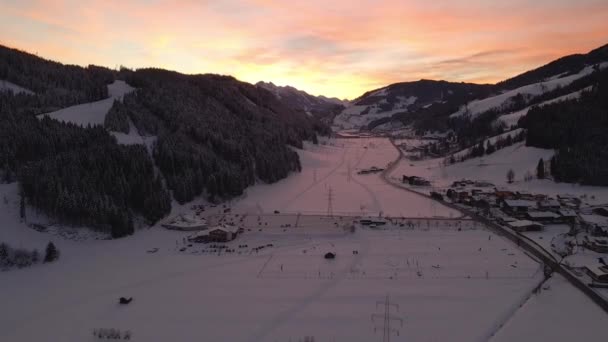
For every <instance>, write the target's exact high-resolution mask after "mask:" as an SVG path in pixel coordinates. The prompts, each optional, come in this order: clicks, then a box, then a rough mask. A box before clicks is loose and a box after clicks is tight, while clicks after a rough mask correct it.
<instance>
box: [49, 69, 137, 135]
mask: <svg viewBox="0 0 608 342" xmlns="http://www.w3.org/2000/svg"><path fill="white" fill-rule="evenodd" d="M131 91H133V88H132V87H131V86H129V85H128V84H127V83H125V82H124V81H119V80H117V81H114V83H112V84H109V85H108V92H109V95H110V97H108V98H107V99H103V100H100V101H95V102H90V103H84V104H79V105H75V106H71V107H67V108H63V109H60V110H58V111H55V112H51V113H46V114H41V115H39V116H38V117H42V116H49V117H51V118H53V119H57V120H59V121H64V122H71V123H74V124H77V125H80V126H86V125H89V124H90V125H91V126H92V125H103V122H104V120H105V118H106V114H108V111H109V110H110V108H112V104H113V103H114V100H122V97H123V95H125V94H127V93H129V92H131Z"/></svg>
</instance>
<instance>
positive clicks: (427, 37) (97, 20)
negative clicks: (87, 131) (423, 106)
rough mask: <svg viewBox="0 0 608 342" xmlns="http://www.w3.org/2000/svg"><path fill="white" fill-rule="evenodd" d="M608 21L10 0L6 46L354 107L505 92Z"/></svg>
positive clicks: (551, 11)
mask: <svg viewBox="0 0 608 342" xmlns="http://www.w3.org/2000/svg"><path fill="white" fill-rule="evenodd" d="M605 18H608V2H606V1H603V0H579V1H577V2H576V3H574V2H572V1H568V0H537V1H535V2H533V3H531V2H530V1H525V0H512V1H505V2H494V1H482V0H453V1H444V0H437V1H427V0H424V1H423V0H376V1H374V0H360V1H321V0H311V1H293V2H286V1H277V0H216V1H195V0H173V1H168V0H133V1H118V0H108V1H101V0H98V1H74V0H22V1H16V0H7V1H3V2H2V3H0V41H1V42H2V43H5V44H8V45H11V46H14V47H18V48H22V49H25V50H28V51H31V52H37V53H38V54H39V55H41V56H44V57H48V58H52V59H56V60H59V61H62V62H66V63H76V64H83V65H86V64H89V63H94V64H100V65H106V66H109V67H115V66H117V65H120V64H122V65H127V66H129V67H145V66H158V67H164V68H168V69H173V70H178V71H181V72H186V73H221V74H232V75H234V76H236V77H237V78H239V79H241V80H244V81H248V82H257V81H259V80H265V81H273V82H275V83H277V84H281V85H287V84H288V85H292V86H295V87H299V88H302V89H304V90H306V91H308V92H310V93H313V94H324V95H328V96H339V97H348V98H354V97H357V96H359V95H360V94H361V93H363V92H365V91H367V90H369V89H370V88H375V87H380V86H384V85H386V84H389V83H393V82H399V81H407V80H416V79H420V78H433V79H447V80H453V81H477V82H495V81H498V80H501V79H504V78H506V77H509V76H513V75H514V74H516V73H519V72H522V71H525V70H527V69H530V68H532V67H536V66H538V65H540V64H543V63H546V62H549V61H550V60H552V59H554V58H557V57H559V56H562V55H565V54H570V53H575V52H586V51H588V50H590V49H592V48H595V47H597V46H599V45H602V44H605V43H607V42H608V21H607V20H605Z"/></svg>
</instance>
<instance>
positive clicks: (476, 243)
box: [0, 138, 605, 342]
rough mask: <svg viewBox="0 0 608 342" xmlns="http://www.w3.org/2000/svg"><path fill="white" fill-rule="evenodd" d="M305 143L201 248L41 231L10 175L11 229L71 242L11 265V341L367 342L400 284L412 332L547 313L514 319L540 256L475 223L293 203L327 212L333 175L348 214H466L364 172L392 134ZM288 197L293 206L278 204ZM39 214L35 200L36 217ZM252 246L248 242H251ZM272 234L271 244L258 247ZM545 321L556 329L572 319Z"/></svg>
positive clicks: (177, 239) (11, 235)
mask: <svg viewBox="0 0 608 342" xmlns="http://www.w3.org/2000/svg"><path fill="white" fill-rule="evenodd" d="M298 153H299V154H300V156H301V159H302V165H303V171H302V172H301V173H297V174H292V175H290V176H289V177H288V178H287V179H285V180H283V181H280V182H278V183H276V184H274V185H256V186H254V187H252V188H250V189H248V190H247V194H246V196H244V198H242V199H239V200H236V201H234V202H233V203H231V205H230V206H231V209H232V213H231V214H227V215H224V217H226V218H227V219H228V220H234V221H236V222H239V220H240V219H242V220H243V221H242V222H241V224H242V225H243V226H244V228H246V229H245V232H244V233H243V235H241V236H239V237H238V238H237V240H235V241H233V242H230V243H228V244H227V245H228V246H229V247H230V248H234V249H235V250H236V251H237V252H235V253H223V252H222V253H218V252H217V251H215V252H213V249H212V248H210V247H209V245H201V244H194V245H193V246H192V247H188V246H187V245H186V244H184V243H183V239H184V238H185V237H186V236H188V235H189V234H191V233H183V232H177V231H168V230H165V229H163V228H160V227H159V226H155V227H152V228H150V229H143V230H140V231H138V232H137V233H136V234H135V235H134V236H131V237H127V238H124V239H120V240H115V241H112V240H108V241H105V240H86V241H72V240H66V239H61V238H59V237H58V236H56V235H52V234H49V233H40V232H37V231H34V230H32V229H30V228H28V227H27V226H26V225H25V223H22V222H20V221H19V218H18V213H19V197H18V188H17V186H16V184H8V185H0V198H6V201H4V202H0V222H2V223H3V224H2V225H1V226H0V241H6V242H9V243H10V244H11V245H13V246H15V247H23V248H29V249H32V248H38V249H39V250H42V249H43V247H44V245H45V244H46V242H48V241H49V240H53V241H54V243H55V244H56V245H57V246H58V248H59V249H60V251H61V253H62V254H61V258H60V259H59V261H58V262H55V263H52V264H40V265H36V266H33V267H31V268H26V269H22V270H12V271H9V272H4V273H0V284H1V287H2V291H0V302H1V303H2V305H3V308H4V310H1V311H0V340H2V341H11V342H12V341H15V342H20V341H46V340H56V341H65V342H72V341H73V342H77V341H87V340H94V339H93V337H92V336H91V335H92V330H93V329H98V328H117V329H121V330H123V331H124V330H130V331H131V332H132V335H133V338H132V340H134V341H149V342H156V341H158V342H160V341H168V340H175V339H178V340H183V341H193V340H205V341H235V342H239V341H252V342H253V341H269V342H272V341H289V340H290V339H291V340H293V341H297V340H300V339H303V338H304V336H314V337H315V338H316V340H317V341H332V340H335V341H353V342H356V341H361V342H363V341H365V342H367V341H373V340H377V339H379V338H380V336H379V335H378V334H375V333H374V327H378V324H377V322H376V324H375V323H374V322H372V321H371V320H370V317H371V315H372V314H380V315H382V314H383V308H382V307H381V306H377V305H376V302H377V301H380V302H382V301H384V300H385V298H386V296H387V295H388V296H389V298H390V302H391V303H392V304H397V305H399V312H396V311H392V312H391V313H392V314H393V315H398V317H400V318H403V320H404V325H403V327H401V326H400V325H394V326H393V327H394V328H397V329H398V330H399V331H400V335H399V338H401V339H403V340H406V341H482V340H483V341H485V340H488V338H489V337H490V336H492V335H493V334H494V333H495V332H496V331H497V330H499V328H500V326H502V325H503V324H504V322H510V323H509V325H508V326H507V328H508V329H507V328H503V329H502V330H501V333H518V332H519V331H520V330H521V329H532V328H533V327H536V321H537V320H538V321H543V322H544V318H543V319H541V318H537V319H536V320H532V321H530V320H523V323H521V324H519V325H516V324H515V323H517V322H519V320H518V317H519V310H518V308H519V305H520V304H521V303H523V302H525V300H526V299H527V298H528V297H529V295H530V293H531V291H532V289H533V288H534V287H535V286H536V285H537V284H538V283H539V282H540V281H541V280H542V271H541V265H539V264H538V263H537V262H535V261H533V260H532V259H530V258H529V256H528V255H527V254H525V253H523V252H522V251H520V250H518V249H517V247H516V246H515V245H513V244H512V243H510V242H509V241H507V240H505V239H503V238H501V237H499V236H496V235H494V234H493V233H491V232H489V231H488V230H486V229H485V228H483V227H481V226H479V225H478V224H476V223H474V222H471V221H466V220H465V221H458V220H454V219H452V220H434V221H431V220H428V219H425V218H421V219H414V218H410V219H406V220H405V222H407V223H409V224H408V225H407V226H405V227H403V228H391V229H388V230H373V229H362V228H359V229H357V230H356V231H355V232H354V233H348V232H345V231H344V230H343V229H342V227H341V225H342V224H344V223H348V222H349V220H351V218H348V217H334V218H327V217H322V216H310V215H306V216H302V217H298V215H293V214H289V213H290V212H292V213H298V212H302V213H303V214H310V213H315V212H319V213H326V210H327V198H328V197H327V194H328V190H329V186H331V188H332V190H333V195H334V198H333V206H334V213H335V214H336V215H338V214H343V213H344V214H346V213H349V212H353V211H354V212H356V213H357V214H362V213H364V214H368V215H372V216H375V217H377V216H378V214H379V213H380V212H381V211H382V212H384V214H385V215H393V216H396V215H404V216H432V215H434V214H440V215H442V216H444V217H449V216H457V213H456V212H453V211H451V210H450V209H448V208H443V207H441V206H440V205H439V204H434V202H430V201H429V200H428V199H426V198H423V197H420V196H417V195H415V194H411V193H409V192H405V191H403V190H399V189H396V188H393V187H390V186H388V185H386V184H385V183H384V182H382V180H381V178H380V175H379V174H375V175H366V176H360V175H357V174H356V170H358V169H360V168H369V167H371V166H378V167H385V166H386V164H387V163H389V162H390V161H392V160H394V159H395V158H396V157H397V155H398V154H397V151H396V149H395V148H394V147H392V145H391V144H390V142H389V141H388V140H387V139H381V138H370V139H332V140H329V141H327V142H326V145H319V146H314V145H308V144H307V146H306V149H305V150H303V151H299V152H298ZM349 175H350V177H349ZM362 204H363V205H362ZM189 207H190V205H184V206H181V207H180V208H175V210H174V212H175V211H176V210H177V209H179V210H181V211H182V212H187V210H188V209H189ZM433 207H435V209H433ZM214 209H218V210H221V208H220V207H217V208H214ZM278 209H280V210H281V214H273V211H274V210H278ZM207 210H208V211H210V210H211V209H207ZM32 212H33V210H32V209H29V208H28V220H30V219H32V218H30V216H34V215H33V213H32ZM237 215H238V216H237ZM286 223H289V224H290V227H289V228H284V227H285V224H286ZM210 224H213V222H210ZM279 224H280V225H281V226H279ZM458 228H460V229H458ZM243 244H247V245H248V246H249V247H247V248H239V247H238V246H239V245H243ZM268 244H272V245H273V247H266V248H264V249H263V250H261V251H259V252H254V251H253V248H254V247H257V246H267V245H268ZM180 248H185V250H184V251H179V249H180ZM152 251H154V252H153V253H152ZM329 251H331V252H334V253H336V254H337V257H336V259H335V260H332V261H328V260H325V259H324V258H323V255H324V254H325V253H326V252H329ZM353 251H357V252H358V253H353ZM577 295H578V296H582V294H577V293H574V294H569V295H568V296H572V298H574V299H576V300H577V303H575V305H576V306H575V308H576V310H577V311H576V312H582V313H583V314H584V315H585V316H584V317H590V316H587V315H588V313H589V312H591V315H592V316H593V317H592V318H591V319H592V322H593V320H600V323H601V324H602V325H600V326H597V325H596V324H595V323H593V324H587V325H584V326H585V327H588V328H589V329H590V330H589V332H588V336H591V337H597V336H602V334H603V332H604V331H605V328H604V327H605V323H604V322H603V320H604V319H605V318H598V317H599V313H596V312H595V311H593V310H594V308H593V305H594V304H593V303H589V302H588V301H585V300H580V298H578V297H576V296H577ZM121 296H125V297H131V296H132V297H133V298H134V299H133V302H132V303H131V304H129V305H123V306H121V305H119V304H118V303H117V301H118V298H119V297H121ZM583 299H584V298H583ZM528 303H530V302H528ZM569 303H570V302H565V303H564V306H561V302H560V303H558V301H557V300H552V301H551V304H552V305H553V306H551V307H550V309H551V310H552V311H559V309H563V310H566V309H569ZM526 305H530V304H526ZM513 314H515V316H513ZM550 315H555V313H553V312H552V313H550ZM511 317H515V318H514V319H511ZM604 317H605V316H604ZM380 324H381V322H380ZM526 324H527V325H526ZM511 325H513V326H514V327H515V328H511ZM543 329H545V330H548V329H551V330H552V331H551V332H543V333H547V334H550V333H552V332H553V331H556V330H558V331H564V330H567V329H568V330H570V329H572V327H571V326H570V325H567V324H559V325H556V326H549V325H548V324H547V325H543ZM534 333H536V332H534ZM499 336H500V335H499ZM530 336H531V337H532V336H535V335H534V334H532V333H531V334H530Z"/></svg>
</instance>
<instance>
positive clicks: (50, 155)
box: [0, 96, 170, 237]
mask: <svg viewBox="0 0 608 342" xmlns="http://www.w3.org/2000/svg"><path fill="white" fill-rule="evenodd" d="M21 102H22V101H21V100H20V99H19V96H0V181H3V182H12V181H15V180H19V182H20V186H21V191H22V195H23V196H24V197H25V199H27V201H28V203H30V204H32V205H34V206H35V207H37V208H40V209H42V210H43V211H44V212H45V213H47V214H48V215H50V216H51V217H54V218H57V219H60V220H61V221H62V222H64V223H72V224H77V225H80V224H86V225H90V226H93V227H96V228H97V229H99V230H102V231H106V232H109V233H111V234H112V236H114V237H120V236H124V235H127V234H130V233H132V232H133V215H135V214H141V215H142V216H143V217H144V218H146V219H147V220H148V221H149V222H155V221H157V220H158V219H159V218H161V217H162V216H164V215H166V214H167V213H168V212H169V211H170V197H169V194H168V193H167V192H166V191H165V190H164V189H163V186H162V184H161V182H160V180H159V179H158V178H157V177H156V176H155V175H154V169H153V164H152V160H151V159H150V157H149V155H148V154H147V152H146V150H145V148H144V147H143V146H122V145H118V144H117V143H116V140H115V139H114V137H112V136H111V135H110V134H108V132H107V131H106V130H105V129H104V128H103V127H100V126H95V127H87V128H82V127H79V126H76V125H73V124H66V123H62V122H58V121H56V120H52V119H50V118H47V117H45V118H43V119H42V120H39V119H37V118H36V117H34V116H32V115H24V114H23V113H20V111H22V110H24V108H23V107H18V106H19V105H20V104H22V103H21ZM25 111H26V112H27V108H26V109H25Z"/></svg>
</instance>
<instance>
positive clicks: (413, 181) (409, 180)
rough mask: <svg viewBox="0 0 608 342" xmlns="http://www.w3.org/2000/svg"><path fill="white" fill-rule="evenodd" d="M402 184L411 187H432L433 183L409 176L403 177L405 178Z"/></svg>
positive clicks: (402, 179)
mask: <svg viewBox="0 0 608 342" xmlns="http://www.w3.org/2000/svg"><path fill="white" fill-rule="evenodd" d="M401 183H403V184H409V185H416V186H430V185H431V182H430V181H429V180H427V179H425V178H423V177H419V176H407V175H403V177H402V178H401Z"/></svg>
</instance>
